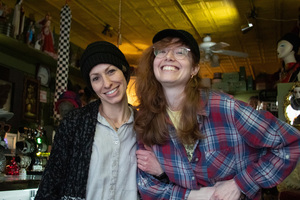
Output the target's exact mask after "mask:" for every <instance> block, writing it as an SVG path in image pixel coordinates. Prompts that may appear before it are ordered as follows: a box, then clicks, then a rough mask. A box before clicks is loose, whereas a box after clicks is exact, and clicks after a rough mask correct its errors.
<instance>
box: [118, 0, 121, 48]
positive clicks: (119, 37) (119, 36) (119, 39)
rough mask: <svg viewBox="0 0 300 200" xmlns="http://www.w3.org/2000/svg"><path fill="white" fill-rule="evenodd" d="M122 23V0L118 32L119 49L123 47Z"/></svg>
mask: <svg viewBox="0 0 300 200" xmlns="http://www.w3.org/2000/svg"><path fill="white" fill-rule="evenodd" d="M121 23H122V0H120V2H119V31H118V42H117V43H118V45H117V46H118V47H119V46H120V45H122V34H121Z"/></svg>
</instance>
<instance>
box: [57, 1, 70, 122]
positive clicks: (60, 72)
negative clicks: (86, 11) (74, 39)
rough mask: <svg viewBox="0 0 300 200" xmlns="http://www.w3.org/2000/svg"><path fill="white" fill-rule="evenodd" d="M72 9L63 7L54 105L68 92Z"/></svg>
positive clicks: (66, 6) (66, 5)
mask: <svg viewBox="0 0 300 200" xmlns="http://www.w3.org/2000/svg"><path fill="white" fill-rule="evenodd" d="M71 19H72V14H71V9H70V7H69V5H68V4H67V1H66V4H65V5H64V6H63V8H62V9H61V12H60V37H59V44H58V60H57V71H56V83H55V94H54V105H55V103H56V102H57V100H58V98H59V96H60V95H61V94H62V93H63V92H65V91H66V90H67V85H68V73H69V52H70V51H69V49H70V28H71ZM53 117H54V122H56V123H57V122H58V121H59V119H60V116H59V114H58V113H57V111H56V110H55V106H54V116H53Z"/></svg>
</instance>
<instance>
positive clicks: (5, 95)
mask: <svg viewBox="0 0 300 200" xmlns="http://www.w3.org/2000/svg"><path fill="white" fill-rule="evenodd" d="M11 98H12V83H11V82H7V81H4V80H1V79H0V109H3V110H5V111H7V112H10V111H11Z"/></svg>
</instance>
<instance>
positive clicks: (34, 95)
mask: <svg viewBox="0 0 300 200" xmlns="http://www.w3.org/2000/svg"><path fill="white" fill-rule="evenodd" d="M39 99H40V82H39V81H38V80H37V79H33V78H31V77H25V79H24V90H23V118H24V119H26V120H32V121H36V122H37V121H38V119H39V101H40V100H39Z"/></svg>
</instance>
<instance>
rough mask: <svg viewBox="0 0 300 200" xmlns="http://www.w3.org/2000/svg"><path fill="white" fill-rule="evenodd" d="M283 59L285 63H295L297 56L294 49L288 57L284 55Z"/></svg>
mask: <svg viewBox="0 0 300 200" xmlns="http://www.w3.org/2000/svg"><path fill="white" fill-rule="evenodd" d="M283 61H284V64H289V63H295V62H296V58H295V55H294V51H292V52H291V53H290V54H288V55H287V56H286V57H284V58H283Z"/></svg>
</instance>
